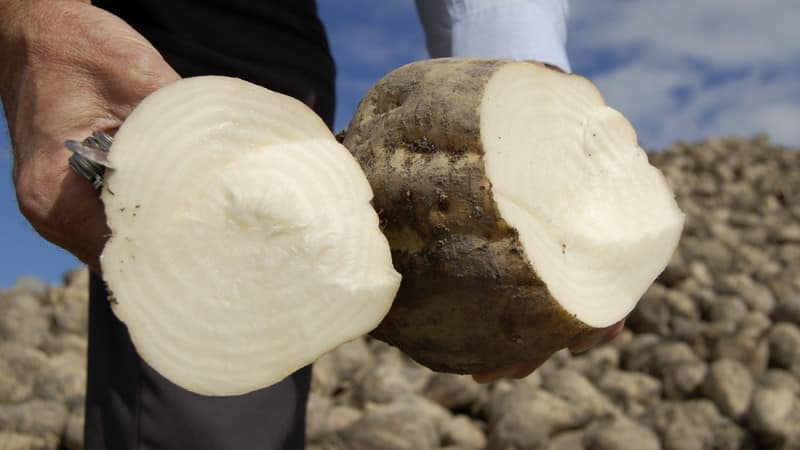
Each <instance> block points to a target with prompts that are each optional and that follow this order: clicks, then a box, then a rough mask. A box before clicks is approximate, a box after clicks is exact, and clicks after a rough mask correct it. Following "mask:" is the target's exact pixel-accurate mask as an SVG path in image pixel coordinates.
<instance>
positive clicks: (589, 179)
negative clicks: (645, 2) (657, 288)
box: [480, 64, 684, 327]
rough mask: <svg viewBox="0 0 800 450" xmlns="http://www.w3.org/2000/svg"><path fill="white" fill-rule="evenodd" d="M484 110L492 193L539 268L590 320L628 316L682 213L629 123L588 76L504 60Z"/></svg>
mask: <svg viewBox="0 0 800 450" xmlns="http://www.w3.org/2000/svg"><path fill="white" fill-rule="evenodd" d="M480 114H481V135H482V140H483V145H484V149H485V151H486V156H485V164H486V171H487V175H488V176H489V179H490V180H491V182H492V190H493V195H494V199H495V201H496V203H497V206H498V209H499V211H500V213H501V215H502V216H503V218H504V219H505V220H506V221H507V222H508V223H509V224H510V225H511V226H512V227H514V228H516V229H517V231H518V233H519V236H520V240H521V242H522V244H523V246H524V247H525V250H526V255H527V256H528V258H529V260H530V262H531V264H532V265H533V267H534V270H535V271H536V273H537V274H538V275H539V276H540V277H541V279H542V280H543V281H544V282H545V283H546V284H547V287H548V289H549V291H550V292H551V294H552V295H553V297H554V298H555V299H557V300H558V302H559V304H561V306H562V307H564V309H566V310H567V311H568V312H570V313H572V314H574V315H575V316H576V317H577V318H578V319H579V320H581V321H582V322H584V323H586V324H587V325H590V326H592V327H606V326H609V325H611V324H613V323H615V322H617V321H619V320H620V319H622V318H624V317H625V316H626V315H627V314H628V313H629V312H630V311H631V310H632V309H633V307H634V306H635V305H636V303H637V301H638V300H639V298H640V297H641V296H642V295H643V294H644V292H645V291H646V290H647V288H648V287H649V286H650V284H651V283H652V282H653V281H654V280H655V278H656V277H657V276H658V274H659V273H660V272H661V271H662V270H663V269H664V267H666V265H667V263H668V261H669V259H670V257H671V256H672V254H673V252H674V251H675V248H676V247H677V245H678V240H679V238H680V234H681V230H682V228H683V221H684V216H683V213H682V212H681V211H680V209H679V208H678V205H677V203H676V202H675V199H674V196H673V194H672V191H671V190H670V188H669V187H668V185H667V183H666V180H665V179H664V177H663V175H662V174H661V172H659V171H658V169H656V168H654V167H652V166H651V165H650V164H649V162H648V160H647V155H646V154H645V152H644V151H643V150H642V149H641V148H640V147H639V146H638V144H637V137H636V133H635V132H634V130H633V128H632V127H631V125H630V123H629V122H628V121H627V120H626V119H625V118H624V117H623V116H622V115H621V114H620V113H619V112H617V111H615V110H613V109H611V108H609V107H608V106H606V105H605V102H604V100H603V98H602V96H601V95H600V93H599V92H598V91H597V89H596V88H595V87H594V85H592V83H590V82H589V81H588V80H586V79H585V78H582V77H578V76H569V77H567V76H564V75H563V74H560V73H557V72H554V71H552V70H549V69H546V68H543V67H539V66H535V65H532V64H509V65H506V66H504V67H502V68H501V69H499V70H498V72H497V73H495V74H494V75H493V76H492V78H491V80H490V81H489V84H488V86H487V88H486V91H485V95H484V97H483V100H482V104H481V111H480Z"/></svg>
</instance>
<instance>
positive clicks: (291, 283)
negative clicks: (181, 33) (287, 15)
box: [101, 77, 400, 395]
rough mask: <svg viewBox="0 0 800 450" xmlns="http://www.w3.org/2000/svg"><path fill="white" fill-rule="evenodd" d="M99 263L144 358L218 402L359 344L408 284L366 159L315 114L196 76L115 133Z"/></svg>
mask: <svg viewBox="0 0 800 450" xmlns="http://www.w3.org/2000/svg"><path fill="white" fill-rule="evenodd" d="M110 161H111V164H112V165H113V167H114V170H113V171H112V173H111V174H110V175H109V176H108V177H107V179H106V188H105V189H104V191H103V194H102V199H103V202H104V204H105V209H106V215H107V217H108V224H109V227H110V229H111V232H112V236H111V238H110V240H109V241H108V243H107V245H106V247H105V249H104V251H103V254H102V258H101V264H102V269H103V277H104V279H105V281H106V283H107V284H108V287H109V290H110V292H111V294H112V295H113V299H114V301H115V303H114V305H113V309H114V312H115V314H116V315H117V316H118V317H119V318H120V319H121V320H122V321H123V322H124V323H125V324H126V325H127V327H128V330H129V332H130V334H131V337H132V340H133V342H134V344H135V346H136V348H137V350H138V352H139V353H140V355H141V356H142V357H143V358H144V359H145V361H147V363H148V364H150V365H151V366H152V367H153V368H155V369H156V370H157V371H158V372H159V373H161V374H162V375H164V376H165V377H166V378H168V379H169V380H171V381H172V382H174V383H176V384H178V385H179V386H182V387H184V388H186V389H189V390H191V391H194V392H197V393H201V394H206V395H234V394H241V393H245V392H249V391H252V390H255V389H259V388H262V387H266V386H269V385H272V384H274V383H276V382H278V381H280V380H282V379H283V378H285V377H286V376H287V375H289V374H291V373H292V372H294V371H295V370H297V369H299V368H300V367H303V366H305V365H307V364H309V363H311V362H313V361H314V360H315V359H316V358H317V357H319V356H320V355H322V354H323V353H325V352H327V351H329V350H331V349H333V348H335V347H336V346H338V345H340V344H342V343H344V342H346V341H348V340H351V339H353V338H356V337H358V336H361V335H363V334H365V333H367V332H369V331H370V330H371V329H373V328H374V327H375V326H377V325H378V323H379V322H380V321H381V319H382V318H383V317H384V316H385V315H386V313H387V312H388V310H389V307H390V306H391V303H392V300H393V298H394V296H395V293H396V291H397V288H398V286H399V283H400V276H399V274H397V273H396V272H395V271H394V269H393V267H392V262H391V255H390V251H389V246H388V243H387V241H386V238H385V237H384V236H383V234H381V232H380V230H379V227H378V217H377V215H376V213H375V211H374V210H373V208H372V207H371V206H370V200H371V198H372V191H371V189H370V187H369V185H368V183H367V180H366V177H365V175H364V174H363V172H362V171H361V169H360V167H359V166H358V163H357V162H356V161H355V160H354V158H353V157H352V156H351V155H350V153H349V152H348V151H347V150H346V149H345V148H344V147H343V146H342V145H340V144H339V143H337V142H336V140H335V139H334V137H333V135H332V134H331V133H330V131H329V130H328V129H327V127H326V126H325V124H324V123H323V122H322V121H321V120H320V119H319V118H318V117H317V116H316V115H315V114H314V113H313V112H312V111H311V110H310V109H308V108H307V107H306V106H305V105H303V104H302V103H300V102H298V101H297V100H294V99H292V98H290V97H287V96H284V95H281V94H277V93H274V92H271V91H268V90H266V89H263V88H261V87H258V86H255V85H252V84H250V83H247V82H244V81H242V80H237V79H232V78H225V77H198V78H192V79H185V80H181V81H178V82H176V83H173V84H171V85H169V86H167V87H165V88H162V89H161V90H159V91H157V92H156V93H154V94H152V95H151V96H149V97H148V98H146V99H145V100H144V101H143V102H142V103H141V104H140V105H139V106H138V107H137V108H136V110H135V111H134V112H133V113H132V114H131V115H130V117H129V118H128V119H127V120H126V121H125V123H124V124H123V126H122V128H120V130H119V132H118V133H117V135H116V137H115V142H114V144H113V146H112V148H111V154H110Z"/></svg>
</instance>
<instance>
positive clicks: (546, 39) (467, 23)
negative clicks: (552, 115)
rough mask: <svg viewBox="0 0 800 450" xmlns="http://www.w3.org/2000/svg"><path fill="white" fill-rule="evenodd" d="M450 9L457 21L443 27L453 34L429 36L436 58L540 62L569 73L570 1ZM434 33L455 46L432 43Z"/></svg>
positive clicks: (525, 0) (518, 0)
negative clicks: (567, 18) (503, 59)
mask: <svg viewBox="0 0 800 450" xmlns="http://www.w3.org/2000/svg"><path fill="white" fill-rule="evenodd" d="M423 1H425V0H423ZM428 1H430V0H428ZM420 3H422V2H418V5H419V4H420ZM434 3H436V2H434ZM442 9H444V8H442ZM449 9H450V11H449V13H450V20H452V23H451V24H448V25H450V26H449V27H446V26H445V27H441V25H440V28H445V29H446V28H450V29H449V30H446V31H449V33H447V32H443V31H445V30H444V29H438V30H435V31H436V32H434V33H428V34H429V36H428V38H429V39H428V48H429V49H430V50H431V56H433V57H438V56H478V57H489V58H512V59H518V60H535V61H540V62H543V63H547V64H551V65H554V66H557V67H559V68H560V69H562V70H564V71H565V72H569V71H570V65H569V59H568V58H567V52H566V48H565V46H566V40H567V26H566V16H567V14H568V6H567V2H566V1H565V0H502V1H491V2H489V1H475V0H473V1H469V0H466V1H464V0H462V1H455V2H452V3H451V6H450V8H449ZM437 12H438V11H437ZM435 15H443V14H442V12H438V14H435ZM440 20H441V19H440ZM423 22H425V21H424V20H423ZM425 25H428V24H425ZM431 25H432V24H431ZM426 28H439V27H435V26H434V27H431V26H428V27H426ZM426 31H434V30H426ZM430 34H435V35H436V36H435V37H437V38H438V39H439V40H440V39H442V38H444V39H447V38H449V40H450V42H449V43H444V42H442V43H434V42H431V39H430V38H431V37H434V36H431V35H430ZM448 34H449V36H448ZM432 44H433V45H432ZM448 44H449V45H448ZM437 49H438V50H439V51H437ZM445 50H449V52H448V53H449V54H442V53H443V52H444V51H445ZM436 53H439V54H436Z"/></svg>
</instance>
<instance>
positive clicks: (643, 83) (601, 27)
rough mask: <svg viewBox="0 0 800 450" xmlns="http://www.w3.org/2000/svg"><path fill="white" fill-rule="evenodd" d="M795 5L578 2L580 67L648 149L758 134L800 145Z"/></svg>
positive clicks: (574, 47) (799, 10)
mask: <svg viewBox="0 0 800 450" xmlns="http://www.w3.org/2000/svg"><path fill="white" fill-rule="evenodd" d="M797 23H800V5H798V3H797V2H796V0H703V1H700V2H698V1H689V0H674V1H652V0H642V1H635V2H634V1H622V0H618V1H613V0H591V1H590V0H580V1H579V0H573V2H572V17H571V26H570V44H569V46H570V53H571V57H572V62H573V65H574V66H576V68H577V69H578V70H581V68H583V70H584V71H586V72H587V73H588V75H589V76H590V77H591V78H593V79H594V80H595V82H596V83H597V84H598V86H599V87H600V89H601V91H603V93H604V94H605V96H606V98H607V100H608V102H609V103H610V104H611V105H612V106H614V107H616V108H618V109H619V110H621V111H622V112H623V113H625V114H626V115H627V116H628V117H629V118H631V120H632V121H633V122H634V125H635V126H636V128H637V130H638V131H639V135H640V139H641V140H642V142H643V143H644V144H645V145H646V146H648V147H651V148H659V147H665V146H667V145H669V144H670V143H671V142H673V141H675V140H677V139H684V140H693V139H699V138H703V137H709V136H724V135H753V134H755V133H758V132H767V133H768V134H770V136H771V137H772V139H773V140H775V141H777V142H780V143H783V144H787V145H790V146H795V147H798V146H800V127H798V126H797V123H798V120H800V35H798V33H797V31H796V24H797Z"/></svg>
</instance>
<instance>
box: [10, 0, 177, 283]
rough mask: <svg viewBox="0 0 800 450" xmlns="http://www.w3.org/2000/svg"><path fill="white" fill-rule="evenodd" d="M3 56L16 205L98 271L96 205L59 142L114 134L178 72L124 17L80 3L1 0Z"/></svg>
mask: <svg viewBox="0 0 800 450" xmlns="http://www.w3.org/2000/svg"><path fill="white" fill-rule="evenodd" d="M0 61H3V65H2V66H1V67H0V96H2V100H3V105H4V107H5V112H6V118H7V120H8V127H9V134H10V136H11V142H12V146H13V153H14V169H13V179H14V185H15V187H16V192H17V201H18V203H19V208H20V211H21V212H22V214H23V215H24V216H25V217H26V218H27V219H28V220H29V221H30V223H31V225H33V228H34V229H35V230H36V231H37V232H38V233H39V234H41V235H42V236H43V237H44V238H45V239H47V240H49V241H50V242H53V243H54V244H56V245H58V246H60V247H63V248H64V249H66V250H68V251H69V252H71V253H72V254H74V255H75V256H76V257H78V259H80V260H81V261H83V262H84V263H87V264H88V265H89V266H90V268H91V269H92V270H94V271H96V272H99V267H100V265H99V255H100V252H101V251H102V249H103V246H104V244H105V240H106V239H107V236H108V228H107V226H106V219H105V213H104V211H103V205H102V203H101V202H100V199H99V196H98V194H97V192H95V191H94V190H93V189H92V187H91V185H90V184H89V183H88V182H86V180H84V179H83V178H80V177H79V176H77V175H76V174H75V173H73V172H72V170H71V169H70V167H69V164H68V162H67V161H68V158H69V156H70V153H69V151H68V150H66V149H65V148H64V141H65V140H66V139H74V140H79V141H80V140H83V138H85V137H86V136H88V135H90V134H91V133H92V131H96V130H102V131H106V132H109V133H112V134H113V131H114V130H116V129H117V128H118V127H119V126H120V124H121V123H122V121H123V120H124V119H125V117H127V116H128V114H129V113H130V112H131V111H132V110H133V108H134V107H135V106H136V105H137V104H138V103H139V102H140V101H141V100H142V99H143V98H144V97H145V96H147V95H148V94H149V93H151V92H152V91H154V90H156V89H157V88H159V87H161V86H162V85H164V84H166V83H169V82H171V81H174V80H177V79H179V78H180V77H179V76H178V74H177V73H175V71H174V70H173V69H172V68H171V67H170V66H169V65H168V64H167V63H166V62H165V61H164V59H163V58H162V57H161V55H160V54H159V53H158V51H156V49H155V48H153V47H152V46H151V45H150V43H149V42H147V40H146V39H145V38H144V37H142V36H141V35H140V34H139V33H137V32H136V31H135V30H134V29H133V28H131V27H130V26H128V25H127V24H126V23H125V22H124V21H122V20H121V19H119V18H117V17H115V16H114V15H112V14H110V13H108V12H106V11H103V10H101V9H99V8H96V7H94V6H91V5H90V4H88V2H82V1H68V0H33V1H30V0H28V1H15V0H5V1H4V2H3V4H2V5H0Z"/></svg>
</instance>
